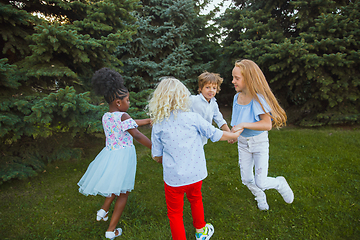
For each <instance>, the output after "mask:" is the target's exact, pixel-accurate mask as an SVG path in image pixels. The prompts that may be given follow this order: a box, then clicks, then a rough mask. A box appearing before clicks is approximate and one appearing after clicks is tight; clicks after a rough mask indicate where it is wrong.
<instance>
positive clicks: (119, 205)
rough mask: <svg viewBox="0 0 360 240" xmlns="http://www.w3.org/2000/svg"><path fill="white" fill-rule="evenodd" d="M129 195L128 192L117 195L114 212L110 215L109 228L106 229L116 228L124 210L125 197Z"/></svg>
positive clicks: (112, 229)
mask: <svg viewBox="0 0 360 240" xmlns="http://www.w3.org/2000/svg"><path fill="white" fill-rule="evenodd" d="M128 197H129V192H126V193H121V194H120V196H118V197H117V199H116V202H115V207H114V212H113V214H112V216H111V220H110V224H109V228H108V229H107V231H114V230H115V228H116V225H117V224H118V223H119V220H120V217H121V214H122V213H123V211H124V208H125V205H126V202H127V199H128Z"/></svg>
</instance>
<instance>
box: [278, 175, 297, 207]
mask: <svg viewBox="0 0 360 240" xmlns="http://www.w3.org/2000/svg"><path fill="white" fill-rule="evenodd" d="M276 179H279V181H280V185H279V189H278V192H279V193H280V194H281V196H282V197H283V199H284V201H285V202H286V203H289V204H290V203H292V202H293V201H294V193H293V191H292V190H291V188H290V186H289V184H288V183H287V181H286V179H285V178H284V177H282V176H279V177H277V178H276Z"/></svg>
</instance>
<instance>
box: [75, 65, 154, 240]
mask: <svg viewBox="0 0 360 240" xmlns="http://www.w3.org/2000/svg"><path fill="white" fill-rule="evenodd" d="M92 84H93V87H94V90H95V93H96V94H98V95H102V96H104V98H105V100H106V102H107V103H108V104H109V111H108V112H107V113H105V114H104V115H103V117H102V124H103V128H104V133H105V136H106V146H105V147H104V148H103V150H102V151H101V152H100V153H99V154H98V155H97V156H96V158H95V159H94V160H93V161H92V162H91V163H90V165H89V167H88V169H87V170H86V172H85V174H84V175H83V177H82V178H81V179H80V181H79V182H78V185H79V187H80V188H79V192H80V193H82V194H84V195H85V196H87V195H102V196H104V197H105V202H104V204H103V206H102V207H101V209H100V210H99V211H98V212H97V216H96V220H97V221H101V220H103V221H106V220H107V219H108V212H109V208H110V205H111V203H112V202H113V201H114V200H115V198H116V202H115V207H114V211H113V214H112V217H111V220H110V224H109V227H108V229H107V231H106V233H105V237H106V238H109V239H113V238H115V237H118V236H120V235H121V233H122V229H121V228H116V225H117V224H118V222H119V219H120V217H121V214H122V212H123V210H124V208H125V205H126V202H127V199H128V196H129V193H130V192H131V191H132V190H133V189H134V182H135V172H136V151H135V146H134V144H133V138H135V140H137V141H138V142H139V143H141V144H142V145H144V146H146V147H148V148H149V149H151V141H150V140H149V139H148V138H147V137H146V136H145V135H144V134H142V133H141V132H140V131H139V130H138V129H137V127H138V126H141V125H146V124H150V119H141V120H133V119H132V118H131V117H130V116H129V115H128V114H127V113H126V111H127V110H128V108H129V105H130V101H129V91H128V90H127V89H126V87H125V86H124V80H123V78H122V76H121V75H120V74H119V73H118V72H116V71H114V70H111V69H109V68H101V69H100V70H98V71H96V72H95V73H94V75H93V78H92Z"/></svg>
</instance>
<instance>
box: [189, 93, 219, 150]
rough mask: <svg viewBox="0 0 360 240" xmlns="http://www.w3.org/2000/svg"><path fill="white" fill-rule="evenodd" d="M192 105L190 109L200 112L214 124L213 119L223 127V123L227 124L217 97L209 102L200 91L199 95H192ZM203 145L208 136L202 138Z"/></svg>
mask: <svg viewBox="0 0 360 240" xmlns="http://www.w3.org/2000/svg"><path fill="white" fill-rule="evenodd" d="M190 100H191V107H190V111H192V112H196V113H198V114H200V115H201V116H202V117H203V118H204V119H205V120H206V121H208V122H209V123H210V124H212V122H213V120H214V121H215V123H216V124H217V125H218V127H219V128H221V126H222V125H224V124H226V121H225V119H224V118H223V115H222V114H221V112H220V110H219V106H218V104H217V102H216V98H215V97H213V98H211V99H210V102H208V101H207V100H206V99H205V97H204V96H203V95H202V94H201V93H200V94H198V95H192V96H190ZM201 140H202V142H203V145H205V144H206V143H207V138H206V137H202V138H201Z"/></svg>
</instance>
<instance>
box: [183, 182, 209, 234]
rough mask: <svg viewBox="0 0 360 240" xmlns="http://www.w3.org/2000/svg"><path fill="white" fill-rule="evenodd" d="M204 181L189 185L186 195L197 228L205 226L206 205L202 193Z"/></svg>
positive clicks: (200, 228)
mask: <svg viewBox="0 0 360 240" xmlns="http://www.w3.org/2000/svg"><path fill="white" fill-rule="evenodd" d="M201 186H202V181H199V182H197V183H194V184H191V185H188V186H187V189H186V197H187V199H188V200H189V202H190V206H191V215H192V218H193V226H194V227H195V228H196V229H197V230H202V228H203V227H205V224H206V222H205V220H204V206H203V201H202V193H201Z"/></svg>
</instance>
